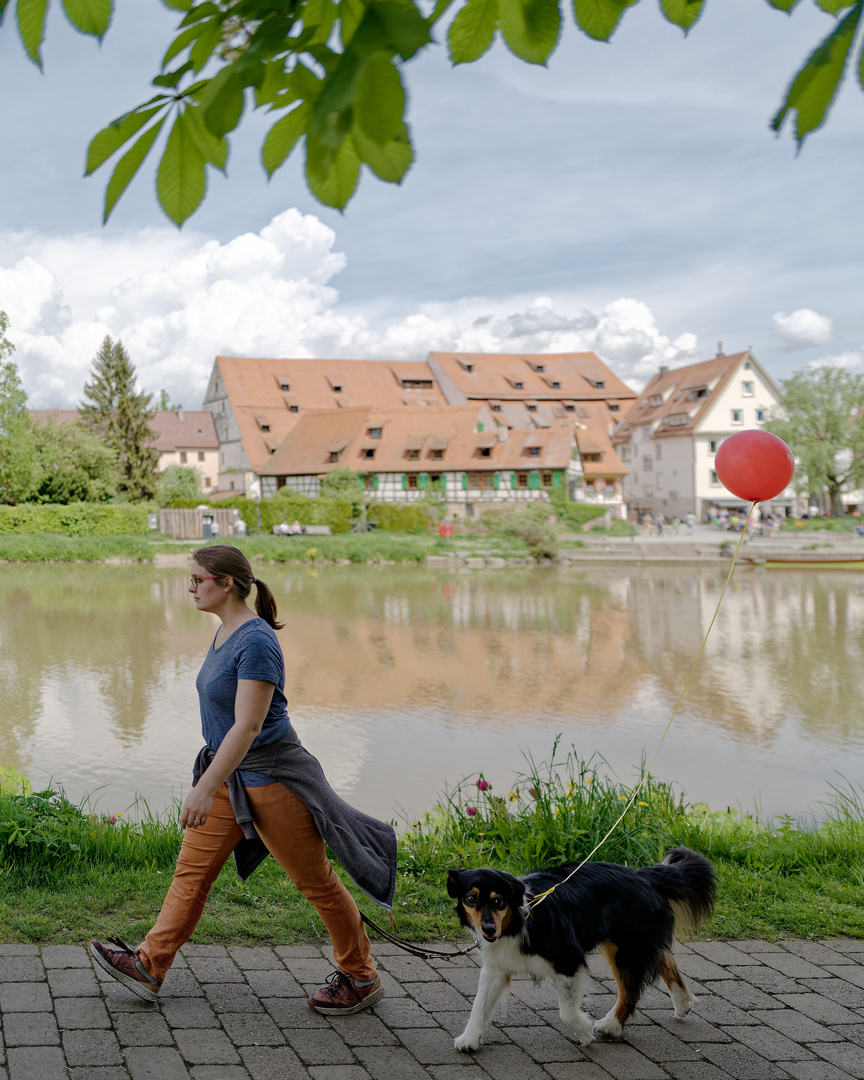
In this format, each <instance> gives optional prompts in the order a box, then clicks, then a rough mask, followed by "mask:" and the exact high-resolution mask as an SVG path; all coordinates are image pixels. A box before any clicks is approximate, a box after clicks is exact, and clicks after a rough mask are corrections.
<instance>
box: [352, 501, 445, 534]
mask: <svg viewBox="0 0 864 1080" xmlns="http://www.w3.org/2000/svg"><path fill="white" fill-rule="evenodd" d="M367 516H368V518H369V520H370V521H377V523H378V528H379V529H383V530H384V531H385V532H398V533H411V532H413V533H427V532H428V531H429V523H430V521H431V520H432V519H431V517H430V516H429V511H428V510H427V509H426V507H425V506H393V505H392V504H391V503H372V505H371V506H370V507H369V511H368V515H367Z"/></svg>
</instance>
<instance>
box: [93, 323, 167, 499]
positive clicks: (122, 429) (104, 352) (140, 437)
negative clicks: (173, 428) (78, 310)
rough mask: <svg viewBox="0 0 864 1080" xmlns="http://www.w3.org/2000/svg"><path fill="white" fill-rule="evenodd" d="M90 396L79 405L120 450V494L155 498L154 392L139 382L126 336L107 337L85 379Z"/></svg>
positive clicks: (112, 446)
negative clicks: (124, 340)
mask: <svg viewBox="0 0 864 1080" xmlns="http://www.w3.org/2000/svg"><path fill="white" fill-rule="evenodd" d="M84 394H85V396H86V397H87V398H89V401H84V402H82V404H81V408H80V412H81V418H82V420H84V422H85V423H87V424H88V425H89V426H90V427H92V428H93V429H94V430H95V431H97V432H98V433H99V434H100V435H101V436H102V438H103V439H104V441H105V442H106V443H107V444H108V446H110V447H111V448H112V449H113V450H115V451H116V452H117V456H118V462H119V466H120V483H119V485H118V487H117V490H118V493H119V494H121V495H126V496H127V497H129V498H131V499H133V500H140V499H152V498H153V494H154V492H155V490H156V477H157V465H158V462H159V454H158V452H157V450H156V448H155V447H154V446H152V445H151V444H152V443H153V441H154V439H155V438H156V435H155V433H154V432H153V430H152V429H151V427H150V420H151V419H152V418H153V415H154V413H155V409H151V408H150V401H151V399H152V397H153V395H152V394H145V393H139V392H138V391H137V390H136V387H135V365H134V364H133V363H132V361H131V360H130V358H129V354H128V353H127V352H126V350H125V349H124V347H123V343H122V341H119V340H118V341H116V342H115V341H112V340H111V338H110V337H106V338H105V340H104V341H103V342H102V344H101V345H100V346H99V351H98V352H97V353H96V356H95V358H94V360H93V368H92V378H91V379H90V381H89V382H87V383H85V384H84Z"/></svg>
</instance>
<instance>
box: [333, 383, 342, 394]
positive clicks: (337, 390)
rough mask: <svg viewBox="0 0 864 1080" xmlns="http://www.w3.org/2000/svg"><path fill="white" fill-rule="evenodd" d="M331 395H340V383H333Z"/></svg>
mask: <svg viewBox="0 0 864 1080" xmlns="http://www.w3.org/2000/svg"><path fill="white" fill-rule="evenodd" d="M333 393H334V394H341V393H342V384H341V383H335V384H334V386H333Z"/></svg>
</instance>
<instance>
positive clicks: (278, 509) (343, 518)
mask: <svg viewBox="0 0 864 1080" xmlns="http://www.w3.org/2000/svg"><path fill="white" fill-rule="evenodd" d="M284 491H286V489H285V488H282V490H281V491H279V492H277V493H276V495H274V496H273V498H272V499H263V500H262V501H261V531H262V532H266V533H272V532H273V526H274V525H280V524H281V523H282V522H283V521H287V522H288V524H289V525H290V524H291V523H292V522H294V521H299V522H300V524H301V525H329V526H330V531H331V532H333V533H345V532H348V531H349V530H350V528H351V519H352V518H353V516H354V511H353V510H352V507H351V503H349V502H343V501H342V500H341V499H322V498H316V499H312V498H310V497H309V496H308V495H301V494H300V493H299V492H296V491H292V492H291V493H290V494H287V495H286V494H283V492H284ZM196 505H198V504H197V503H196ZM212 505H213V506H215V507H218V508H219V509H222V508H223V507H224V508H225V509H237V510H239V511H240V516H241V517H242V518H243V520H244V521H245V522H246V529H247V531H248V532H249V533H254V532H255V530H256V529H257V526H258V519H257V515H256V512H255V502H254V500H253V499H246V498H244V497H243V496H242V495H237V496H234V497H233V498H231V499H220V500H219V501H218V502H215V503H213V504H212Z"/></svg>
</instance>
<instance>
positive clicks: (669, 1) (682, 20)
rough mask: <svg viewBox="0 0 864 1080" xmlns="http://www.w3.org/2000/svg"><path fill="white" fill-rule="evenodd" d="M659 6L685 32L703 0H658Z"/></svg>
mask: <svg viewBox="0 0 864 1080" xmlns="http://www.w3.org/2000/svg"><path fill="white" fill-rule="evenodd" d="M793 2H794V0H793ZM660 6H661V7H662V9H663V14H664V15H665V16H666V18H667V19H668V20H669V22H671V23H674V24H675V25H676V26H680V27H681V29H682V30H683V31H684V33H685V34H686V33H687V31H688V30H689V29H690V27H691V26H692V25H693V24H694V23H695V22H696V21H697V19H698V18H699V16H700V15H701V14H702V8H703V6H704V0H660Z"/></svg>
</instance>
